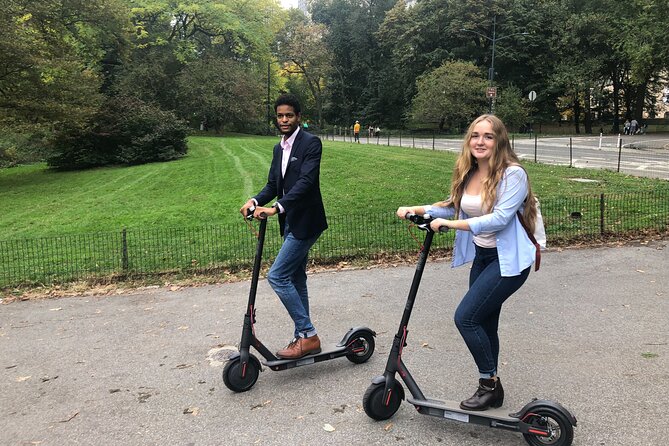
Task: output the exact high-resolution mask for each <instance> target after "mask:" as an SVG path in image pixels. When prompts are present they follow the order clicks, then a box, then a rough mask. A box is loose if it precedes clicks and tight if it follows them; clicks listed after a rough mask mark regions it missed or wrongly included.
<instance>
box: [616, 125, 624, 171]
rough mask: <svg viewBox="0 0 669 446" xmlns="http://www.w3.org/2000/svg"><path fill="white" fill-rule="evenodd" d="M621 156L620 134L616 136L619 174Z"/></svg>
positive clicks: (621, 142)
mask: <svg viewBox="0 0 669 446" xmlns="http://www.w3.org/2000/svg"><path fill="white" fill-rule="evenodd" d="M622 155H623V140H622V139H621V138H620V134H618V170H617V172H620V158H621V157H622Z"/></svg>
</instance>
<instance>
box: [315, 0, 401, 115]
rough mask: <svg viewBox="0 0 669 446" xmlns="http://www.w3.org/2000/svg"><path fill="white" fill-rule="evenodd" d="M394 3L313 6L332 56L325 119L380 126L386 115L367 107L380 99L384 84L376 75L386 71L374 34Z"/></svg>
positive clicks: (348, 1)
mask: <svg viewBox="0 0 669 446" xmlns="http://www.w3.org/2000/svg"><path fill="white" fill-rule="evenodd" d="M394 3H395V0H362V1H360V0H328V1H319V0H315V1H313V2H312V3H311V16H312V19H313V21H314V22H316V23H320V24H323V25H325V26H326V27H327V30H328V32H327V34H326V35H325V37H324V39H325V42H326V44H327V47H328V49H329V50H330V52H331V54H332V67H331V68H332V70H331V72H330V74H331V75H330V78H329V80H328V82H327V86H328V101H327V103H326V104H324V106H323V108H324V112H323V113H324V116H325V118H327V119H328V120H329V121H331V122H334V123H338V124H349V123H351V121H352V120H353V119H354V117H355V119H367V120H371V119H374V120H376V121H377V122H380V117H382V116H383V115H384V113H385V112H386V110H384V109H375V110H370V109H369V107H368V105H369V104H370V102H371V101H372V100H373V98H376V97H377V96H378V93H379V91H378V88H379V86H380V84H381V82H382V80H380V79H379V78H378V77H377V76H376V73H379V72H380V71H382V70H383V62H384V59H383V57H381V56H380V54H379V53H380V51H379V47H378V43H377V39H376V38H375V37H374V33H375V32H376V30H377V29H378V28H379V25H380V24H381V22H382V21H383V18H384V17H385V13H386V11H388V10H389V9H390V8H391V7H392V6H393V4H394ZM376 104H377V105H379V106H380V105H382V104H381V103H380V102H376ZM367 113H369V114H370V115H373V116H374V117H372V116H367Z"/></svg>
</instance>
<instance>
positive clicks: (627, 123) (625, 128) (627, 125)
mask: <svg viewBox="0 0 669 446" xmlns="http://www.w3.org/2000/svg"><path fill="white" fill-rule="evenodd" d="M623 134H625V135H629V134H630V120H629V119H625V125H624V126H623Z"/></svg>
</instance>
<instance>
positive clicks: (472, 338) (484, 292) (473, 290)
mask: <svg viewBox="0 0 669 446" xmlns="http://www.w3.org/2000/svg"><path fill="white" fill-rule="evenodd" d="M530 268H531V267H527V269H525V270H524V271H522V272H521V273H520V275H518V276H513V277H502V275H501V272H500V269H499V258H498V257H497V248H481V247H479V246H476V256H475V257H474V262H473V264H472V269H471V271H470V273H469V291H467V294H465V296H464V297H463V298H462V301H461V302H460V305H458V308H457V310H455V325H456V326H457V327H458V330H460V334H461V335H462V337H463V338H464V340H465V343H466V344H467V348H469V351H470V352H471V354H472V356H473V357H474V361H476V365H477V367H478V369H479V373H480V376H481V378H490V377H492V376H495V375H497V361H498V358H499V337H498V335H497V328H498V326H499V314H500V312H501V310H502V304H503V303H504V302H505V301H506V299H508V298H509V296H511V295H512V294H513V293H515V292H516V291H517V290H518V289H519V288H520V287H521V286H522V285H523V283H525V280H526V279H527V276H528V275H529V274H530Z"/></svg>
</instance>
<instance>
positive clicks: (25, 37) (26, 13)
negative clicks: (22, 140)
mask: <svg viewBox="0 0 669 446" xmlns="http://www.w3.org/2000/svg"><path fill="white" fill-rule="evenodd" d="M127 12H128V9H127V7H125V5H124V4H123V2H121V1H120V0H100V1H98V2H88V1H84V0H32V1H29V0H10V1H9V2H6V3H5V4H3V8H1V9H0V125H1V126H2V127H4V128H5V129H10V131H11V130H13V131H19V132H27V133H32V132H35V131H43V132H46V133H48V132H49V131H50V129H51V128H54V127H58V126H59V125H61V124H62V123H63V122H65V121H69V122H73V121H76V122H79V123H82V122H84V121H86V120H87V119H88V118H89V117H90V116H92V115H93V114H94V113H95V111H96V109H97V107H98V106H99V104H100V102H101V101H102V95H101V90H102V87H103V85H104V81H105V77H106V75H107V73H109V72H110V71H111V70H110V67H111V66H112V65H113V64H115V63H117V61H118V59H119V58H120V57H121V56H122V54H123V52H124V50H123V48H124V45H125V42H126V39H125V32H126V30H127V29H128V25H129V21H128V20H127Z"/></svg>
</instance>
